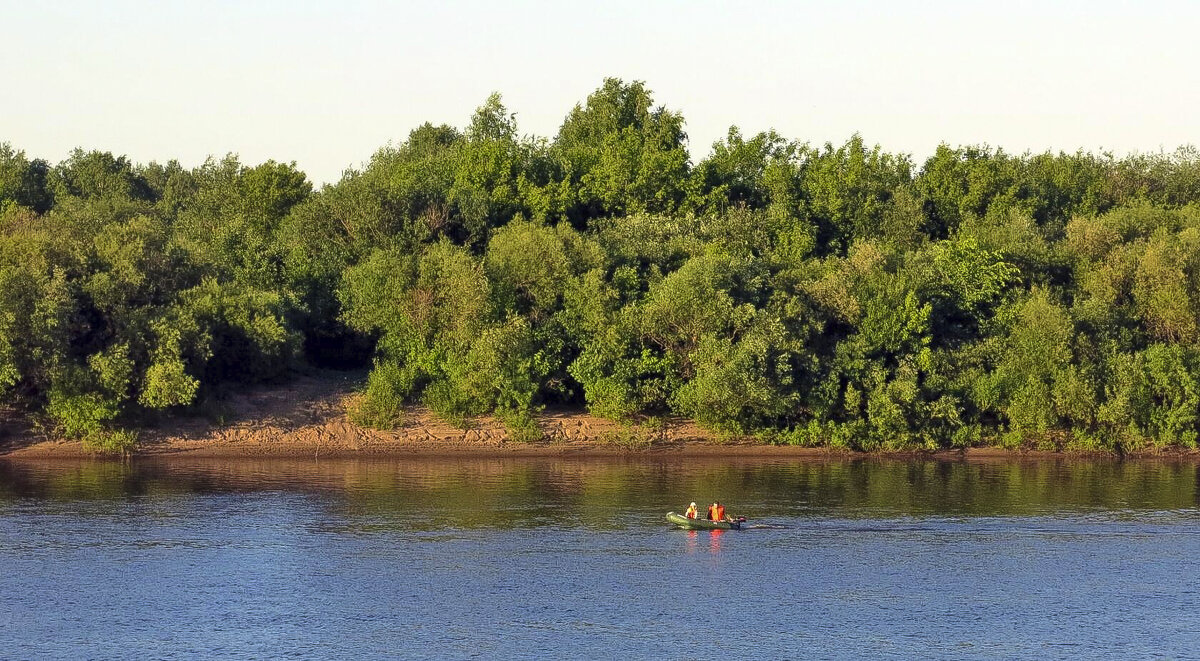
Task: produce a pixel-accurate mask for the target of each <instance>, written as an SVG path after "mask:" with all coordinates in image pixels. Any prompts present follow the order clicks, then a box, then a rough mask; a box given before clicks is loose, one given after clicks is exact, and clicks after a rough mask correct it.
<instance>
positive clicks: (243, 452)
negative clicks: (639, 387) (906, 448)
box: [0, 374, 1200, 459]
mask: <svg viewBox="0 0 1200 661" xmlns="http://www.w3.org/2000/svg"><path fill="white" fill-rule="evenodd" d="M357 383H358V381H357V380H356V379H354V378H352V377H349V376H346V375H337V374H324V375H315V376H301V377H297V378H296V379H294V380H292V381H290V382H289V383H286V384H283V385H277V386H264V387H259V388H255V389H251V390H248V391H246V392H243V393H239V394H237V395H235V396H232V397H230V398H228V399H227V400H225V401H223V402H222V404H221V407H220V411H219V414H217V415H210V416H209V417H201V416H171V417H168V418H165V419H164V420H162V421H160V422H159V423H158V424H157V425H154V426H152V427H149V428H146V429H143V430H141V431H140V434H139V446H138V449H137V450H136V452H135V454H136V455H138V456H170V455H181V456H188V457H361V456H409V455H413V456H417V455H419V456H440V455H451V456H452V455H472V456H555V455H588V456H618V455H630V454H672V455H685V456H697V457H699V456H708V457H722V456H730V457H732V456H746V457H750V456H763V457H767V456H777V457H822V456H827V457H828V456H847V455H851V454H852V453H846V452H840V451H836V450H829V449H825V448H801V447H791V446H771V445H763V444H761V443H758V442H755V441H753V440H742V441H729V440H726V439H719V438H716V437H715V436H713V435H712V434H710V433H708V432H706V431H705V430H703V429H701V428H699V427H698V426H696V425H695V424H694V423H692V422H690V421H674V422H672V423H671V424H669V425H668V426H667V427H666V428H665V429H663V430H662V431H661V432H658V433H655V434H653V436H651V435H650V434H649V433H648V432H645V431H641V432H633V433H631V430H630V429H628V428H622V427H621V426H620V425H618V424H616V423H614V422H612V421H609V420H605V419H602V418H598V417H595V416H592V415H589V414H587V413H584V412H580V411H571V410H549V411H545V412H543V413H542V414H541V415H540V416H539V418H538V424H539V426H540V427H541V430H542V432H543V434H544V437H543V439H542V440H540V441H537V442H533V443H524V442H515V441H512V440H510V439H509V437H508V434H507V433H506V431H505V429H504V427H503V425H502V424H501V423H500V422H499V421H498V420H495V419H493V418H490V417H484V418H480V419H475V420H472V421H471V424H470V426H469V427H468V428H466V429H462V428H459V427H455V426H452V425H450V424H448V423H446V422H444V421H441V420H439V419H438V418H437V417H436V416H434V415H433V414H432V413H431V412H430V411H428V410H427V409H424V408H421V407H413V408H412V409H411V410H409V411H408V412H407V413H406V419H405V423H404V424H403V425H402V426H400V427H399V428H397V429H395V430H389V431H381V430H376V429H369V428H365V427H360V426H358V425H356V424H354V423H353V422H351V421H350V420H349V419H348V417H347V415H346V406H347V404H348V403H349V402H350V401H352V398H353V397H355V394H354V389H355V386H356V385H357ZM5 424H6V427H7V428H6V429H5V434H4V436H3V438H2V439H0V456H2V457H6V458H30V459H34V458H77V457H86V456H92V455H93V453H92V452H91V451H89V450H88V449H87V448H85V447H84V446H83V445H82V444H81V443H80V442H79V441H69V440H62V439H56V438H48V437H45V436H42V435H39V434H37V433H36V432H35V431H33V430H31V429H28V428H27V426H25V425H23V424H22V423H21V421H19V420H14V419H10V420H7V421H5ZM916 454H921V453H903V454H902V455H900V456H904V455H910V456H911V455H916ZM930 456H936V457H944V458H968V459H989V458H1011V457H1014V456H1022V457H1047V456H1060V455H1059V453H1054V452H1013V451H1010V450H1004V449H1000V448H971V449H968V450H965V451H943V452H938V453H933V454H932V455H930ZM1169 456H1172V457H1192V458H1196V459H1200V453H1195V452H1186V453H1180V452H1173V453H1170V455H1169Z"/></svg>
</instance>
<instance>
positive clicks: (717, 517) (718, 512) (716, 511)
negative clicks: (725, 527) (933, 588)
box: [712, 500, 732, 521]
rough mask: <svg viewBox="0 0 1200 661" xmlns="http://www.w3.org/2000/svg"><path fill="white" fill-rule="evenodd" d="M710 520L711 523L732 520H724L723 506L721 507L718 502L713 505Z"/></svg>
mask: <svg viewBox="0 0 1200 661" xmlns="http://www.w3.org/2000/svg"><path fill="white" fill-rule="evenodd" d="M712 519H713V521H726V520H729V521H732V519H726V518H725V506H724V505H722V504H721V501H719V500H718V501H717V502H716V503H713V516H712Z"/></svg>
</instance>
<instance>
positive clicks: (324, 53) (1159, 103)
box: [0, 0, 1200, 185]
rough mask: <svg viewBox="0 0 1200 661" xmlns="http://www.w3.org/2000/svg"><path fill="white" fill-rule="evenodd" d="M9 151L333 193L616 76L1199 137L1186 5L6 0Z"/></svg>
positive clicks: (952, 129) (1012, 122) (1038, 134)
mask: <svg viewBox="0 0 1200 661" xmlns="http://www.w3.org/2000/svg"><path fill="white" fill-rule="evenodd" d="M0 17H2V18H0V24H2V25H3V26H4V30H3V32H4V37H3V39H0V82H2V83H3V89H4V90H5V93H4V99H3V102H2V103H0V142H10V143H12V145H13V146H14V147H16V148H19V149H23V150H25V151H26V152H27V153H28V154H29V155H30V156H36V157H41V158H46V159H49V160H51V161H57V160H60V159H62V158H65V157H66V156H67V155H68V153H69V152H70V150H71V149H73V148H75V147H82V148H84V149H100V150H107V151H113V152H116V153H119V154H127V155H129V156H130V157H131V158H133V159H134V160H135V161H138V162H148V161H152V160H157V161H165V160H168V159H171V158H176V159H179V160H180V161H181V162H182V163H183V164H184V165H185V166H189V167H190V166H194V165H198V164H199V163H201V162H203V160H204V159H205V158H206V157H207V156H209V155H216V156H222V155H224V154H227V153H236V154H238V155H240V156H241V158H242V160H243V162H248V163H257V162H261V161H264V160H267V159H275V160H280V161H295V162H296V163H297V165H298V167H300V168H301V169H302V170H304V171H305V172H307V173H308V174H309V176H310V177H311V178H312V179H313V181H314V182H315V183H317V184H318V185H320V184H323V183H332V182H334V181H337V179H338V178H339V177H340V176H341V173H342V171H343V170H344V169H346V168H348V167H359V166H361V165H362V164H363V163H364V162H365V161H367V160H368V159H369V158H370V157H371V154H372V153H374V151H375V150H376V149H378V148H379V147H381V146H383V145H385V144H387V143H388V142H389V141H392V142H399V141H402V140H404V139H405V137H406V136H407V135H408V132H409V131H410V130H411V129H412V128H414V127H416V126H417V125H419V124H421V123H423V122H425V121H432V122H434V123H447V124H451V125H455V126H460V127H461V126H464V125H465V124H466V123H467V122H468V121H469V119H470V116H471V113H472V111H473V110H474V108H475V107H476V106H478V105H479V104H481V103H482V102H483V101H484V100H485V99H486V98H487V96H488V95H489V94H490V93H492V92H500V93H501V94H502V95H503V98H504V103H505V105H507V106H508V108H509V110H510V111H512V112H515V113H517V120H518V123H519V126H520V128H521V131H522V132H523V133H528V134H535V135H539V136H546V137H552V136H553V135H554V134H555V133H556V132H557V130H558V126H559V125H560V123H561V122H562V119H563V117H564V116H565V115H566V113H567V112H568V111H569V110H570V108H571V107H572V106H574V105H575V104H576V103H578V102H581V101H583V100H584V99H585V98H586V97H587V95H588V93H590V92H591V91H593V90H594V89H595V88H596V87H598V86H599V85H600V84H601V82H602V80H603V78H604V77H606V76H615V77H619V78H623V79H625V80H644V81H646V83H647V84H648V86H649V87H650V89H652V90H653V91H654V93H655V99H656V100H657V101H658V102H659V103H662V104H665V105H666V106H668V107H669V108H671V109H673V110H678V111H681V112H682V113H683V115H684V117H685V118H686V120H687V130H688V135H689V137H690V147H691V152H692V155H693V158H696V159H699V158H702V157H703V156H704V155H705V154H707V153H708V151H709V148H710V146H711V144H712V143H713V141H715V140H718V139H720V138H721V137H723V136H724V135H725V133H726V132H727V130H728V128H729V127H730V126H731V125H734V124H736V125H738V126H739V127H741V129H742V131H743V133H747V134H752V133H755V132H758V131H761V130H766V129H770V128H774V129H775V130H777V131H779V132H780V133H781V134H782V135H784V136H785V137H788V138H792V139H799V140H804V141H808V142H812V143H823V142H825V141H832V142H835V143H840V142H842V141H844V140H845V139H846V138H848V137H849V136H850V135H851V134H852V133H854V132H856V131H857V132H859V133H861V134H862V135H863V137H864V138H865V139H866V141H867V142H868V143H872V144H873V143H878V144H881V145H883V146H884V148H886V149H888V150H890V151H901V152H908V153H911V154H913V155H914V156H916V157H917V158H918V159H920V158H923V157H924V156H926V155H928V154H930V153H932V151H933V150H934V149H935V148H936V146H937V144H938V143H939V142H947V143H950V144H952V145H959V144H982V143H987V144H990V145H995V146H1000V147H1003V148H1005V149H1007V150H1010V151H1016V152H1021V151H1025V150H1033V151H1044V150H1047V149H1049V150H1066V151H1074V150H1076V149H1085V150H1090V151H1101V150H1110V151H1113V152H1116V153H1118V154H1125V153H1129V152H1158V151H1160V150H1166V151H1171V150H1174V149H1175V148H1176V147H1178V146H1180V145H1184V144H1197V143H1200V122H1197V121H1196V118H1197V117H1198V116H1200V115H1198V114H1197V109H1198V108H1200V67H1197V66H1196V63H1197V62H1200V39H1198V38H1197V37H1196V30H1197V27H1198V26H1200V3H1195V2H1117V1H1114V0H1090V1H1088V2H1029V1H1024V0H1020V1H1008V2H994V1H991V2H970V1H963V0H958V1H954V2H938V1H931V2H918V1H912V0H898V1H889V2H862V1H858V2H855V1H849V2H837V3H833V2H770V1H756V2H704V1H698V0H680V1H674V2H654V1H650V2H647V1H646V0H641V1H637V2H629V1H625V0H615V1H614V0H610V1H606V2H602V3H575V2H549V1H546V2H531V1H525V0H511V1H509V2H465V1H446V2H436V3H434V2H429V3H404V2H383V1H369V0H339V1H338V2H305V1H303V0H286V1H284V0H269V1H268V0H264V1H260V2H241V1H211V2H176V1H170V0H168V1H161V0H160V1H158V2H148V1H141V0H113V1H109V2H103V3H97V2H90V1H88V2H81V1H77V0H59V1H57V2H46V3H33V2H27V1H22V2H16V1H11V0H0Z"/></svg>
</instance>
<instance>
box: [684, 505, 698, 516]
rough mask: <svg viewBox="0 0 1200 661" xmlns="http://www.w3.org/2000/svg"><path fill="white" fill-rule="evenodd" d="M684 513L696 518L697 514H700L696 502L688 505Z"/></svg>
mask: <svg viewBox="0 0 1200 661" xmlns="http://www.w3.org/2000/svg"><path fill="white" fill-rule="evenodd" d="M683 515H684V516H686V517H687V518H689V519H694V518H696V516H698V513H697V512H696V503H692V504H691V505H688V508H687V511H686V512H684V513H683Z"/></svg>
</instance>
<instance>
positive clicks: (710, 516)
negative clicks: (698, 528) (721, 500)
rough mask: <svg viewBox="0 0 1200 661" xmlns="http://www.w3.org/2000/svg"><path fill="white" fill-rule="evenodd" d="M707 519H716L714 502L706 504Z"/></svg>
mask: <svg viewBox="0 0 1200 661" xmlns="http://www.w3.org/2000/svg"><path fill="white" fill-rule="evenodd" d="M708 520H709V521H716V520H717V504H716V503H713V504H712V505H709V506H708Z"/></svg>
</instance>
